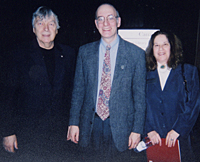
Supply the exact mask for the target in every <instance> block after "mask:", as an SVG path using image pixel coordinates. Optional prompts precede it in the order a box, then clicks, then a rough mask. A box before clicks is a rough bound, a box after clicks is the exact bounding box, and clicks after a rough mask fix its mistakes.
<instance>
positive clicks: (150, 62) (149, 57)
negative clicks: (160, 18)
mask: <svg viewBox="0 0 200 162" xmlns="http://www.w3.org/2000/svg"><path fill="white" fill-rule="evenodd" d="M160 34H162V35H165V36H166V37H167V39H168V41H169V44H170V56H169V59H168V62H167V65H168V67H171V68H173V69H175V68H176V67H177V66H178V64H180V63H181V62H182V58H183V49H182V43H181V41H180V40H179V38H178V37H177V36H176V35H175V34H173V33H170V32H166V31H161V30H160V31H156V32H155V33H154V34H153V35H152V36H151V38H150V40H149V45H148V47H147V49H146V66H147V69H148V70H149V71H151V70H155V69H156V68H157V61H156V59H155V57H154V55H153V45H154V40H155V38H156V36H158V35H160Z"/></svg>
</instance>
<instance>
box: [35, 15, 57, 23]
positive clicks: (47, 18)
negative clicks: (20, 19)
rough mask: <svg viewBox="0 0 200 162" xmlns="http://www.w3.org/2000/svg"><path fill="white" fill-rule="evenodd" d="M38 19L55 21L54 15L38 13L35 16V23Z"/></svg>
mask: <svg viewBox="0 0 200 162" xmlns="http://www.w3.org/2000/svg"><path fill="white" fill-rule="evenodd" d="M38 21H54V22H55V17H54V16H53V15H45V16H44V15H38V16H37V17H36V18H35V23H36V22H38Z"/></svg>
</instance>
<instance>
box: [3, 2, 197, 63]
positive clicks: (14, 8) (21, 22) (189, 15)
mask: <svg viewBox="0 0 200 162" xmlns="http://www.w3.org/2000/svg"><path fill="white" fill-rule="evenodd" d="M103 2H108V3H111V4H113V5H114V6H115V7H116V9H117V10H118V11H119V13H120V15H121V18H122V25H121V27H120V28H121V29H152V28H153V29H168V30H171V31H172V32H174V33H175V34H177V36H178V37H179V38H180V39H181V40H182V43H183V47H184V54H185V61H186V62H188V63H191V64H194V62H195V54H196V46H197V30H198V16H199V4H198V3H199V1H198V0H107V1H103V0H1V1H0V24H1V25H0V50H1V56H2V59H4V57H3V54H2V53H4V52H5V51H7V50H10V49H12V47H13V46H14V45H16V44H18V43H21V42H23V41H27V40H31V39H33V38H34V34H33V32H32V26H31V19H32V13H33V12H34V11H35V10H36V9H37V8H38V7H39V6H42V5H45V6H49V7H50V8H52V10H53V11H54V12H55V13H56V14H57V15H58V18H59V20H60V26H61V28H60V29H59V33H58V35H57V37H56V39H57V40H58V41H59V42H62V43H64V44H68V45H70V46H72V47H73V48H75V49H76V51H77V50H78V47H79V46H80V45H83V44H85V43H88V42H91V41H95V40H97V39H99V38H100V35H99V33H98V31H97V30H96V28H95V25H94V13H95V11H96V8H97V7H98V6H99V5H100V4H101V3H103Z"/></svg>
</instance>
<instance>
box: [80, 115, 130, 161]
mask: <svg viewBox="0 0 200 162" xmlns="http://www.w3.org/2000/svg"><path fill="white" fill-rule="evenodd" d="M127 148H128V143H127ZM82 151H83V158H82V161H93V162H105V161H108V162H112V161H113V162H123V161H126V162H128V161H130V160H131V151H130V150H128V149H127V150H126V151H124V152H120V151H118V150H117V148H116V147H115V144H114V141H113V138H112V132H111V128H110V118H107V119H106V120H105V121H102V120H101V118H99V117H98V116H97V115H96V116H95V119H94V126H93V131H92V135H91V142H90V144H89V146H88V147H87V148H82Z"/></svg>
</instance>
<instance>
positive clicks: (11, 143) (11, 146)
mask: <svg viewBox="0 0 200 162" xmlns="http://www.w3.org/2000/svg"><path fill="white" fill-rule="evenodd" d="M3 147H4V148H5V150H6V151H8V152H13V153H14V152H15V149H18V146H17V137H16V135H15V134H14V135H11V136H7V137H4V138H3Z"/></svg>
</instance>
